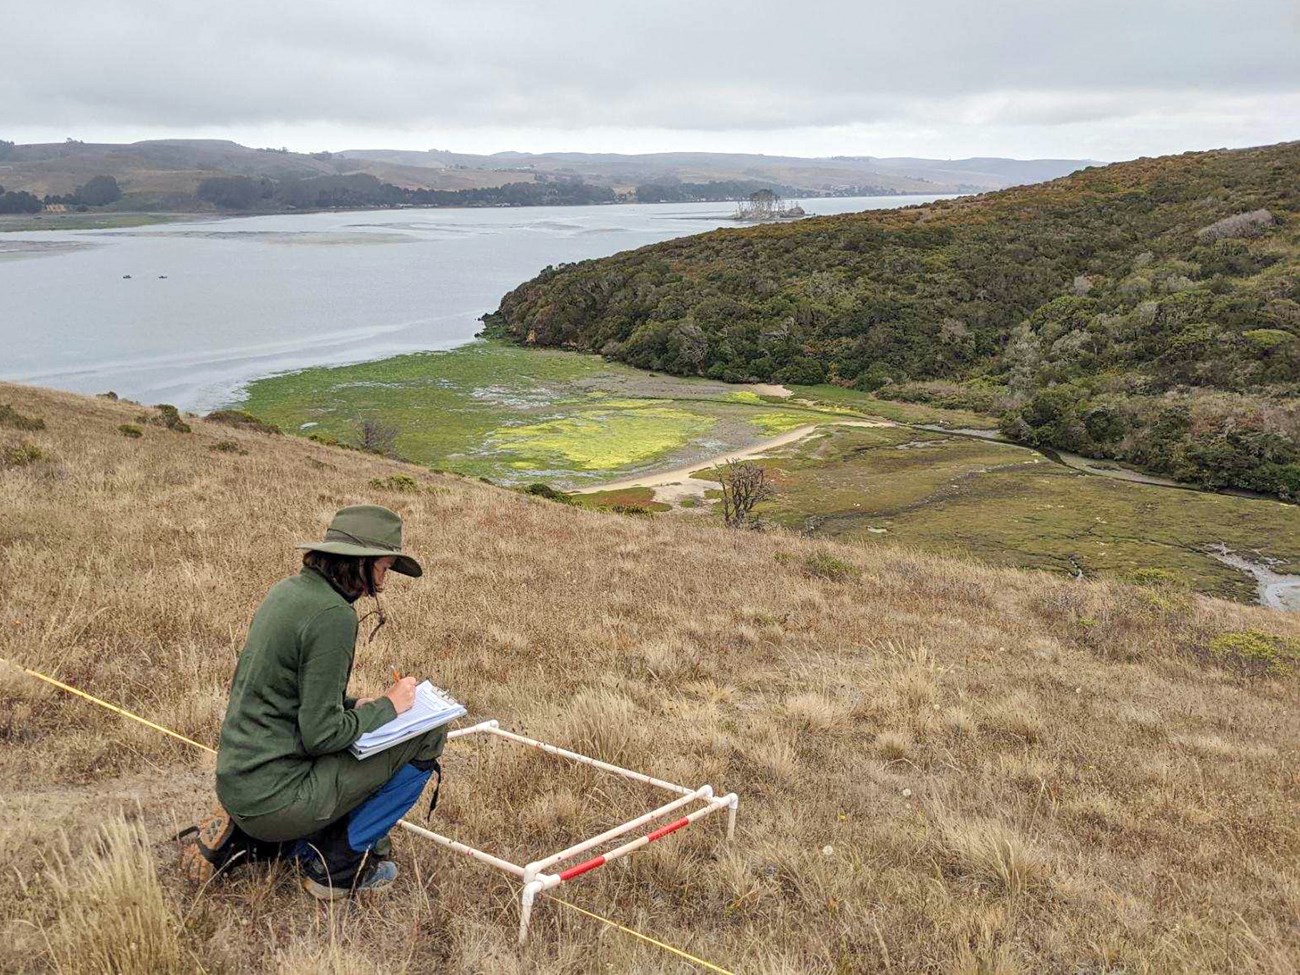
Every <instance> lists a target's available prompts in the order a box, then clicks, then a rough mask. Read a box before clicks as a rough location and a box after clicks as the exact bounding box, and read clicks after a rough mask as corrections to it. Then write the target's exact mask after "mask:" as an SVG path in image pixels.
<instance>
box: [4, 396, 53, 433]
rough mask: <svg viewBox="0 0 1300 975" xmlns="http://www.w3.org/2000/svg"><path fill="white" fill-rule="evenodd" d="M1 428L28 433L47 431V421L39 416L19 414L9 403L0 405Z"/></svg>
mask: <svg viewBox="0 0 1300 975" xmlns="http://www.w3.org/2000/svg"><path fill="white" fill-rule="evenodd" d="M0 427H12V428H13V429H15V430H22V431H24V432H26V433H33V432H35V431H37V430H44V429H45V421H44V420H43V419H41V418H40V417H39V416H27V415H26V414H25V413H19V412H18V411H17V410H15V409H14V408H13V407H12V406H10V405H9V404H8V403H0Z"/></svg>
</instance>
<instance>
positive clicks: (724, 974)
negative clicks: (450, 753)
mask: <svg viewBox="0 0 1300 975" xmlns="http://www.w3.org/2000/svg"><path fill="white" fill-rule="evenodd" d="M0 663H5V664H8V665H9V666H10V667H13V668H14V669H16V670H21V671H22V672H23V673H24V674H26V675H27V676H29V677H35V678H36V679H37V680H43V681H45V683H47V684H52V685H53V686H55V687H57V688H58V689H59V690H61V691H67V692H68V693H69V694H75V695H76V696H77V697H80V698H83V699H85V700H87V701H89V702H90V703H91V704H98V705H99V706H100V707H101V708H105V709H106V710H109V711H112V712H113V713H114V714H120V715H121V716H122V717H124V718H129V719H131V720H132V721H138V722H139V723H140V724H142V725H144V726H145V727H146V728H152V729H153V730H154V731H161V732H162V733H163V734H164V735H170V736H171V737H172V738H175V739H177V740H178V741H183V742H185V744H187V745H193V746H194V747H195V748H199V749H202V750H203V751H205V752H209V753H211V754H213V755H215V754H216V753H217V750H216V749H215V748H212V747H210V746H208V745H205V744H203V743H202V742H197V741H195V740H194V739H193V738H186V737H185V736H184V735H182V734H180V733H179V732H176V731H172V730H171V729H170V728H164V727H163V726H162V725H160V724H154V723H153V722H152V721H150V720H149V719H148V718H142V717H140V715H138V714H135V713H134V712H132V711H127V710H125V709H124V708H120V707H118V706H117V705H116V704H110V703H109V702H108V701H105V700H102V699H101V698H98V697H95V695H93V694H87V693H86V692H85V691H83V690H79V689H78V688H75V687H73V686H72V685H71V684H65V683H63V681H61V680H56V679H55V678H53V677H51V676H49V675H48V674H42V673H41V672H40V671H39V670H32V669H31V668H30V667H24V666H23V665H22V664H16V663H14V662H13V661H11V660H6V659H5V658H4V657H0ZM543 896H545V897H546V898H547V899H548V900H553V901H555V902H556V903H557V904H563V905H564V906H565V907H569V908H572V909H573V910H575V911H577V912H578V913H579V914H585V915H587V917H590V918H595V919H596V920H597V921H599V922H601V923H602V924H607V925H609V926H610V927H611V928H617V929H618V930H619V931H622V932H623V933H624V934H630V935H631V936H632V937H634V938H640V939H641V940H642V941H644V942H646V943H648V944H652V945H654V946H655V947H656V948H662V949H663V950H664V951H667V952H671V953H672V954H674V955H677V956H678V957H680V958H685V959H686V960H687V961H689V962H690V963H691V964H693V965H698V966H699V967H700V968H704V969H707V970H708V971H711V972H719V973H720V975H735V973H734V972H731V971H728V970H727V969H725V968H722V967H720V966H718V965H715V964H713V963H712V962H708V961H705V960H704V959H703V958H697V957H696V956H695V955H692V954H691V953H690V952H686V951H683V950H682V949H681V948H674V947H673V946H672V945H670V944H665V943H664V942H662V941H658V940H656V939H655V938H652V937H650V936H649V935H648V934H642V933H641V932H640V931H635V930H633V929H632V928H627V927H624V926H623V925H621V924H619V923H618V922H617V921H611V920H610V919H609V918H607V917H601V916H600V915H599V914H595V913H593V912H591V911H588V910H586V909H584V908H581V907H579V906H578V905H577V904H570V903H569V902H568V901H566V900H561V899H560V898H558V897H556V896H555V895H553V894H545V895H543Z"/></svg>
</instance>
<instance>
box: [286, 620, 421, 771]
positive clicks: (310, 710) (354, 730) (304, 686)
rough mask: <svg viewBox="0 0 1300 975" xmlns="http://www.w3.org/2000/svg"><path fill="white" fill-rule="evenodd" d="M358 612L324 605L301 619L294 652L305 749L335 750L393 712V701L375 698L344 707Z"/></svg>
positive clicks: (319, 752) (317, 752) (322, 752)
mask: <svg viewBox="0 0 1300 975" xmlns="http://www.w3.org/2000/svg"><path fill="white" fill-rule="evenodd" d="M356 638H357V617H356V614H355V613H353V612H352V610H351V609H350V608H348V607H346V606H338V607H335V608H331V609H327V610H323V611H322V612H320V613H317V614H316V615H315V616H313V617H312V618H311V619H310V620H308V621H307V622H306V624H304V626H303V628H302V649H301V653H300V655H299V658H298V733H299V735H301V736H302V744H303V748H304V749H305V750H306V752H307V754H308V755H313V756H315V755H328V754H330V753H331V752H340V751H342V750H343V749H345V748H347V747H348V746H349V745H351V744H352V743H353V742H354V741H356V740H357V739H358V738H360V737H361V736H362V735H363V734H365V733H366V732H367V731H373V730H374V729H376V728H378V727H379V726H380V725H383V724H387V723H388V722H389V721H392V720H393V718H395V717H397V712H396V711H395V710H394V709H393V702H392V701H390V700H388V698H386V697H380V698H377V699H376V700H374V701H371V702H369V703H368V704H363V705H362V706H361V707H359V708H356V709H355V710H354V709H349V708H346V707H344V701H343V697H344V692H345V691H346V690H347V684H348V674H349V672H350V670H351V665H352V652H353V648H354V646H355V644H356Z"/></svg>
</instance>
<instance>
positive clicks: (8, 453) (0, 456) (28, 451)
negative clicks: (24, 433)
mask: <svg viewBox="0 0 1300 975" xmlns="http://www.w3.org/2000/svg"><path fill="white" fill-rule="evenodd" d="M44 459H45V451H43V450H41V448H40V447H38V446H36V444H34V443H28V442H27V441H26V440H24V441H21V442H20V443H16V444H11V445H9V446H7V447H0V468H3V467H27V466H28V465H29V464H35V463H36V462H37V461H38V460H44Z"/></svg>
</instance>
